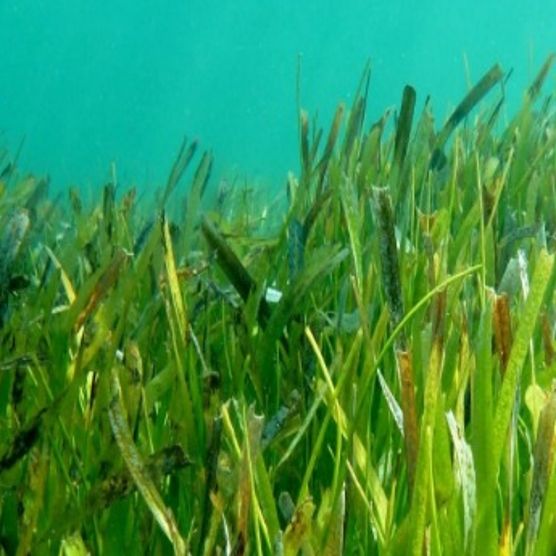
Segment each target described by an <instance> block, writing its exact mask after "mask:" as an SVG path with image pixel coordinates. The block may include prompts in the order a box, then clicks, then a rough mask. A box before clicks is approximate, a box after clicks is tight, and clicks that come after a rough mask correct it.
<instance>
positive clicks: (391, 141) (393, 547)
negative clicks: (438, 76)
mask: <svg viewBox="0 0 556 556" xmlns="http://www.w3.org/2000/svg"><path fill="white" fill-rule="evenodd" d="M555 60H556V57H555V56H554V55H551V56H550V57H549V58H548V59H547V61H546V63H545V64H544V65H543V66H542V68H541V69H540V71H539V72H538V74H537V76H536V77H535V79H534V80H533V82H532V83H531V85H530V87H529V88H528V89H527V90H526V91H525V92H524V95H523V102H522V104H521V106H520V107H519V109H518V110H517V111H516V112H515V114H512V115H511V116H506V115H505V107H504V91H505V88H506V87H507V86H509V84H507V80H508V79H507V78H508V74H506V73H504V71H503V70H502V69H501V68H500V67H499V66H498V65H495V66H493V67H492V68H491V69H490V70H489V71H488V72H487V73H486V74H485V75H484V76H483V77H482V78H481V79H480V80H479V81H478V82H477V83H476V84H475V85H474V86H472V87H470V88H469V91H468V93H467V94H466V95H465V96H464V98H463V100H462V101H461V102H460V104H459V105H457V107H456V108H455V110H454V111H453V113H452V114H451V116H450V117H449V118H448V119H447V120H446V122H445V123H442V124H440V125H437V124H435V121H434V119H433V116H432V113H431V108H430V103H429V102H428V101H426V102H425V103H424V107H423V109H422V110H420V113H419V114H417V113H416V108H415V107H416V91H415V90H414V89H413V88H412V87H410V86H407V87H406V88H405V89H404V91H403V93H402V97H401V102H400V107H399V109H396V110H389V111H387V112H386V113H385V114H384V116H383V117H382V118H380V119H379V120H378V121H376V122H374V123H370V124H369V123H367V122H366V118H365V111H366V107H367V104H368V102H369V100H370V99H369V98H368V97H369V80H370V69H369V68H367V69H365V71H364V73H363V76H362V79H361V82H360V84H359V86H358V88H357V90H356V94H355V95H354V100H353V103H352V105H351V107H349V108H347V107H344V106H343V105H340V106H339V107H338V109H337V111H336V113H335V116H334V118H333V121H332V123H331V125H330V127H329V128H328V129H326V130H325V131H324V132H323V130H322V129H321V128H319V126H318V124H317V122H316V121H314V120H313V119H311V118H309V117H308V116H307V114H306V113H305V112H304V111H302V110H300V111H299V114H300V117H299V153H300V171H299V175H297V176H295V175H293V174H291V175H290V176H289V177H288V179H287V207H286V209H285V210H284V211H279V210H277V209H276V208H275V207H272V206H269V205H268V203H267V202H266V201H265V200H264V198H263V196H262V195H257V193H256V192H254V191H252V190H249V189H248V188H247V187H245V188H243V187H238V188H235V189H222V190H220V191H218V194H217V195H216V196H215V197H214V200H213V201H209V200H208V199H207V198H206V197H207V195H206V194H205V193H206V191H207V183H208V181H209V178H210V174H211V168H212V155H211V153H210V152H204V153H200V152H199V150H200V149H199V147H198V145H197V143H195V142H190V141H187V140H184V142H183V145H182V147H181V149H180V151H179V154H178V157H177V159H176V162H175V164H174V166H173V168H172V170H171V172H170V176H169V178H168V181H167V184H166V186H165V187H164V188H162V189H161V190H160V191H159V192H158V194H157V195H156V199H155V201H154V202H153V203H151V204H148V205H147V204H145V203H143V204H142V203H141V200H140V199H138V198H137V195H136V193H135V191H134V190H133V189H129V190H125V188H124V187H123V186H122V185H120V184H118V180H117V177H116V174H115V172H114V178H113V179H112V180H111V181H110V183H108V184H106V185H105V186H104V187H103V188H102V189H101V190H99V192H100V194H99V199H98V200H96V201H95V200H93V202H84V201H83V200H82V199H81V197H80V193H79V191H78V190H76V189H72V190H71V191H69V198H68V199H67V200H65V199H61V200H60V199H56V198H52V197H51V196H50V195H49V194H48V192H47V185H48V184H47V181H46V180H41V179H38V178H34V177H32V176H27V175H24V174H22V172H21V171H19V170H18V168H17V164H16V161H15V160H13V159H12V158H10V156H9V155H8V153H3V154H2V155H1V158H0V176H1V178H0V222H1V225H2V226H1V229H0V512H1V514H0V546H1V549H0V552H1V553H2V554H22V555H23V554H63V555H68V556H69V555H72V556H73V555H83V554H89V553H91V554H122V553H129V554H172V553H175V554H195V555H213V554H234V555H239V554H277V555H280V554H283V555H294V554H303V555H313V554H322V555H323V556H324V555H334V554H388V555H390V554H391V555H397V554H400V555H405V554H414V555H420V554H433V555H440V554H458V555H459V554H480V555H485V554H487V555H489V554H504V555H506V554H525V555H533V554H539V555H545V554H554V553H556V474H555V470H554V467H555V466H554V457H553V456H554V437H555V420H556V387H555V386H554V384H556V383H555V382H554V379H555V378H556V351H555V350H556V346H555V343H554V333H555V325H556V307H555V301H556V300H555V295H554V282H555V278H556V277H555V271H554V255H553V253H554V250H555V248H556V102H555V98H554V91H549V92H548V93H546V92H545V90H546V89H550V79H551V75H552V74H551V67H552V65H553V62H554V61H555Z"/></svg>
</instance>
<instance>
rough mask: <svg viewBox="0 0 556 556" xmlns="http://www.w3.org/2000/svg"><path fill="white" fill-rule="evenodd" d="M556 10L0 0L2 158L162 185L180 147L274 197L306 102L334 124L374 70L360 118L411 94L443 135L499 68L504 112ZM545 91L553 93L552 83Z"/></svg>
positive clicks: (423, 2)
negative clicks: (485, 76)
mask: <svg viewBox="0 0 556 556" xmlns="http://www.w3.org/2000/svg"><path fill="white" fill-rule="evenodd" d="M554 22H556V1H555V0H544V1H540V0H530V1H528V2H521V1H520V2H518V1H513V2H511V1H500V0H498V1H495V0H484V1H477V0H467V1H462V0H454V1H451V2H448V1H440V0H436V1H434V0H420V1H405V2H402V1H400V0H398V1H395V0H394V1H387V0H383V1H369V0H366V1H364V0H344V1H341V2H336V1H331V0H305V1H303V0H297V1H295V2H293V1H289V0H281V1H274V2H271V1H265V0H244V1H236V2H233V1H231V0H229V1H227V0H219V1H217V0H202V1H201V0H179V1H178V0H157V1H154V0H151V1H146V0H134V1H132V0H110V1H107V0H64V1H62V0H50V1H42V0H16V1H7V0H0V44H1V55H0V130H1V133H2V135H1V136H0V144H4V145H7V146H9V148H10V149H11V150H12V151H14V150H15V149H16V148H17V146H18V144H19V143H20V141H21V140H22V139H23V138H24V139H25V143H24V147H23V154H22V159H21V165H23V166H24V167H25V168H26V169H28V170H31V171H33V172H37V173H39V174H49V175H50V176H51V179H52V183H53V186H54V187H55V188H60V187H65V186H67V185H68V184H78V185H80V186H82V187H86V188H91V187H92V186H94V185H95V184H100V183H102V182H103V181H104V180H105V179H106V178H107V176H108V175H109V171H108V169H109V166H110V163H111V162H112V161H115V162H116V164H117V169H118V175H119V179H120V182H125V183H132V182H133V183H136V184H138V185H140V186H146V187H149V188H150V187H153V186H155V185H159V184H160V183H161V182H162V181H163V180H164V178H165V176H166V175H167V171H168V168H169V166H170V165H171V162H172V160H173V157H174V155H175V153H176V151H177V148H178V146H179V143H180V141H181V138H182V136H183V135H184V134H186V135H188V136H189V137H195V138H198V139H199V140H200V142H201V145H202V146H203V147H206V148H211V149H212V150H213V151H214V153H215V157H216V161H217V167H216V176H215V178H214V179H215V180H218V177H219V176H222V175H224V176H228V177H230V176H246V177H247V178H248V179H250V180H254V181H255V182H256V183H258V184H260V185H261V186H262V187H269V188H270V187H271V188H273V189H276V188H277V187H281V184H282V183H283V180H284V178H285V176H286V173H287V171H288V170H290V169H293V170H294V171H295V170H296V169H297V148H296V113H295V110H296V104H295V99H296V95H295V91H296V87H295V84H296V68H297V61H298V58H299V57H300V58H301V60H302V79H301V101H302V105H303V106H304V107H305V108H306V109H308V111H309V112H310V113H311V114H313V113H315V112H316V111H317V110H318V112H319V117H320V119H321V121H322V122H323V123H325V124H326V125H328V122H329V120H330V117H331V114H332V111H333V109H334V107H335V106H336V104H337V102H338V101H341V100H343V101H346V102H349V100H350V97H351V94H352V92H353V90H354V88H355V85H356V83H357V81H358V79H359V76H360V73H361V70H362V68H363V66H364V64H365V61H366V60H367V59H369V58H370V60H371V63H372V81H371V105H370V109H369V112H370V116H371V117H373V116H377V115H378V114H380V113H382V111H383V110H384V108H386V107H388V106H392V105H394V104H398V102H399V98H400V93H401V90H402V87H403V85H404V84H405V83H411V84H412V85H414V86H415V87H416V89H417V92H418V98H419V100H420V101H421V102H422V101H423V99H424V98H425V96H426V95H428V94H430V95H431V96H432V99H433V106H434V110H435V114H436V117H437V120H439V121H442V120H443V119H444V118H445V117H446V115H447V114H448V112H449V110H450V108H453V106H454V105H455V104H457V102H458V101H459V100H460V98H461V97H462V95H463V94H464V93H465V91H466V88H467V86H468V85H467V82H466V75H465V67H464V62H463V60H464V56H466V57H467V59H468V61H469V69H470V78H471V80H476V79H478V78H479V77H480V76H481V74H482V73H483V72H484V71H486V70H487V69H488V68H489V67H490V66H491V65H492V64H493V63H494V62H500V63H501V64H502V66H503V67H504V69H506V70H508V69H510V68H512V67H513V68H514V73H513V76H512V78H511V80H510V82H509V84H508V87H509V91H510V105H509V106H510V108H509V109H511V103H512V102H514V103H515V102H516V101H517V100H518V99H519V98H520V96H521V93H522V90H523V87H524V86H525V85H526V84H527V83H528V82H529V81H530V79H531V78H532V77H533V76H534V74H535V73H536V71H537V70H538V68H539V66H540V65H541V64H542V62H543V61H544V59H545V57H546V56H547V54H548V53H549V52H550V51H551V50H553V49H555V48H556V26H555V23H554ZM550 86H551V87H554V78H551V83H550Z"/></svg>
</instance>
